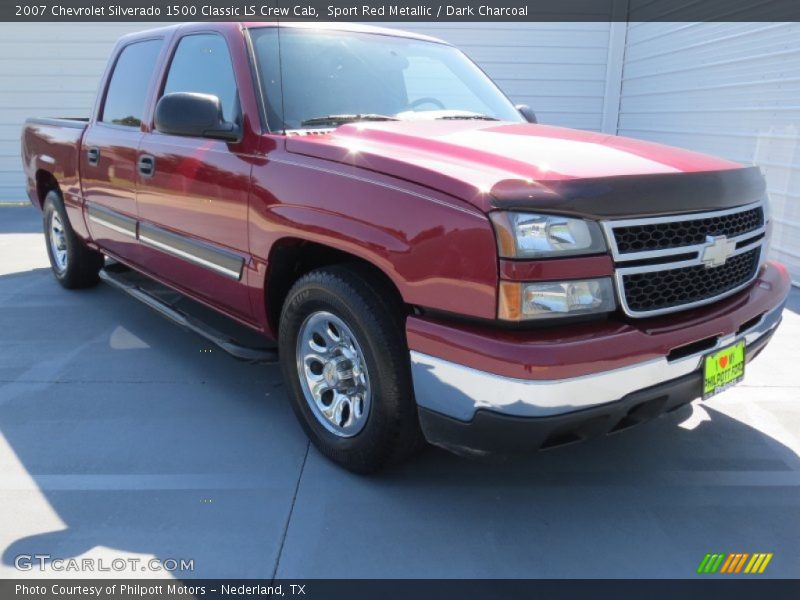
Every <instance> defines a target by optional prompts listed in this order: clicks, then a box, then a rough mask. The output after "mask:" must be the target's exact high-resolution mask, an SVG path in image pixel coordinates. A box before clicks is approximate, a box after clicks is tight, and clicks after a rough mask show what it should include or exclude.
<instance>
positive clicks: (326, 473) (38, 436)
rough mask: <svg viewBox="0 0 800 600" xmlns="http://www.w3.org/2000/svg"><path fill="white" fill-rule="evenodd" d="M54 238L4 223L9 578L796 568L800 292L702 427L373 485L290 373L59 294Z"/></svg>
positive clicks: (433, 466) (93, 294)
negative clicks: (317, 420)
mask: <svg viewBox="0 0 800 600" xmlns="http://www.w3.org/2000/svg"><path fill="white" fill-rule="evenodd" d="M39 230H40V223H39V216H38V213H36V212H35V211H34V210H32V209H31V208H2V209H0V552H2V560H1V561H0V563H1V564H0V577H19V576H25V575H35V576H41V575H42V574H41V573H39V572H37V571H31V572H27V573H23V572H19V571H17V570H16V569H15V568H14V560H15V557H16V556H18V555H21V554H50V555H51V556H52V557H53V558H56V557H58V558H71V557H78V558H99V559H103V560H104V561H105V563H104V564H106V565H108V564H109V563H110V561H111V560H112V559H114V558H126V559H127V558H140V559H142V560H147V559H148V558H152V557H158V558H160V559H162V560H163V559H167V558H174V559H187V560H188V559H193V560H194V571H193V572H185V571H184V572H178V573H175V575H174V576H179V577H192V576H194V577H240V578H245V577H256V578H270V577H273V576H277V577H287V578H306V577H453V578H465V577H556V578H558V577H687V576H692V575H693V574H694V572H695V569H696V567H697V565H698V563H699V562H700V560H701V559H702V558H703V556H704V555H705V553H707V552H726V553H727V552H773V553H774V558H773V560H772V562H771V563H770V565H769V567H768V569H767V571H766V574H765V576H772V577H797V576H798V575H800V495H798V491H800V458H798V457H799V456H800V375H798V370H797V365H796V364H795V363H796V362H797V361H798V359H800V293H798V291H795V292H794V293H793V295H792V298H791V309H790V310H787V311H786V313H785V317H784V323H783V325H782V327H781V329H780V331H779V332H778V333H777V334H776V336H775V338H774V341H773V342H772V344H771V345H770V346H769V348H768V349H767V350H766V351H765V352H764V353H763V354H762V355H761V356H760V357H759V359H758V360H757V361H755V362H754V363H753V364H752V365H751V366H749V367H748V375H747V379H746V381H745V383H744V384H743V385H740V386H739V387H737V388H735V389H733V390H731V391H729V392H726V393H724V394H722V395H721V396H718V397H716V398H714V399H712V400H711V401H709V402H707V403H703V404H700V403H695V404H694V405H693V407H692V410H687V411H685V412H684V413H683V414H680V413H679V414H676V415H672V416H669V417H667V418H663V419H661V420H659V421H657V422H655V423H651V424H648V425H644V426H642V427H640V428H636V429H633V430H630V431H627V432H625V433H623V434H620V435H617V436H612V437H608V438H604V439H599V440H594V441H590V442H587V443H584V444H581V445H576V446H571V447H567V448H563V449H560V450H555V451H550V452H547V453H541V454H539V455H537V456H534V457H531V458H528V459H526V460H515V461H511V462H506V463H502V464H497V463H483V462H474V461H468V460H464V459H460V458H457V457H454V456H451V455H449V454H447V453H445V452H443V451H439V450H436V449H430V450H428V451H427V452H425V453H424V454H423V455H422V456H421V457H420V458H419V459H417V460H416V461H414V462H412V463H410V464H408V465H405V466H403V467H402V468H398V469H395V470H393V471H391V472H388V473H385V474H383V475H381V476H377V477H371V478H363V477H358V476H355V475H351V474H349V473H347V472H345V471H342V470H341V469H339V468H337V467H335V466H334V465H332V464H330V463H329V462H327V461H326V460H325V459H324V458H323V457H321V456H320V454H319V453H317V452H316V451H315V450H314V448H313V447H312V448H309V444H308V443H307V441H306V438H305V437H304V435H303V433H302V432H301V430H300V428H299V426H298V425H297V424H296V422H295V419H294V416H293V414H292V412H291V410H290V408H289V406H288V403H287V402H286V400H285V398H284V387H283V384H282V382H281V377H280V375H279V371H278V369H277V367H273V366H267V367H265V366H253V365H247V364H244V363H241V362H238V361H236V360H234V359H233V358H231V357H229V356H227V355H226V354H224V353H222V352H220V351H217V350H213V351H211V352H208V350H209V349H210V348H209V346H208V344H206V343H204V341H203V340H202V339H201V338H199V337H197V336H196V335H193V334H190V333H187V332H184V331H183V330H181V329H179V328H178V327H176V326H174V325H172V324H171V323H169V322H168V321H166V320H164V319H163V318H162V317H160V316H158V315H156V314H155V313H153V312H151V311H150V310H148V309H147V308H145V307H144V306H141V305H139V304H137V303H136V301H134V300H132V299H130V298H128V297H127V296H125V295H123V294H122V293H120V292H117V291H114V290H112V289H111V288H109V287H108V286H106V285H100V286H98V287H97V288H95V289H92V290H88V291H82V292H68V291H65V290H63V289H62V288H61V287H60V286H59V285H58V284H57V283H56V282H55V280H54V279H53V277H52V276H51V274H50V272H49V267H48V263H47V257H46V254H45V249H44V243H43V240H42V237H41V235H40V233H39ZM51 567H52V565H51V566H50V567H49V568H51ZM45 574H46V575H52V576H79V575H80V573H68V572H54V571H52V570H49V571H47V572H46V573H45ZM120 574H124V575H139V576H147V577H158V576H170V575H168V574H166V573H164V572H154V571H152V570H149V569H146V570H144V571H141V567H139V568H138V569H134V570H132V571H127V570H126V571H123V572H122V573H120ZM83 575H84V576H87V575H88V576H92V574H91V573H83ZM106 575H109V573H99V574H98V576H106ZM110 575H119V574H117V573H111V574H110Z"/></svg>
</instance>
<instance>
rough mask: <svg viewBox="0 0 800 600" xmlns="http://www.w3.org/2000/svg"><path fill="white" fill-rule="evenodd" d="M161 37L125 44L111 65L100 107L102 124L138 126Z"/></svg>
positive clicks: (159, 49)
mask: <svg viewBox="0 0 800 600" xmlns="http://www.w3.org/2000/svg"><path fill="white" fill-rule="evenodd" d="M161 44H162V40H145V41H143V42H135V43H133V44H130V45H129V46H126V47H125V49H124V50H123V51H122V52H121V53H120V55H119V58H118V59H117V64H116V65H114V72H113V73H112V75H111V81H110V82H109V84H108V92H107V93H106V101H105V104H104V106H103V112H102V117H101V118H100V120H101V121H102V122H103V123H112V124H114V125H124V126H127V127H139V126H140V125H141V124H142V115H143V114H144V105H145V102H146V101H147V88H148V86H149V85H150V79H151V78H152V76H153V69H154V68H155V66H156V64H157V63H158V60H157V59H158V54H159V52H160V51H161Z"/></svg>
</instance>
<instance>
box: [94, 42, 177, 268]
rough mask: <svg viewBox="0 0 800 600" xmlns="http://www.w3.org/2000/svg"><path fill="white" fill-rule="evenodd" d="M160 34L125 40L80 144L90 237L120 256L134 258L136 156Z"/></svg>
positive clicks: (132, 259) (135, 248)
mask: <svg viewBox="0 0 800 600" xmlns="http://www.w3.org/2000/svg"><path fill="white" fill-rule="evenodd" d="M162 45H163V40H162V39H148V40H143V41H139V42H134V43H131V44H128V45H127V46H124V47H123V48H122V50H121V51H120V52H119V53H118V54H117V56H116V61H115V62H114V65H113V67H112V72H111V75H110V77H109V78H107V82H108V83H107V85H106V89H105V93H104V91H103V90H101V91H100V92H99V97H100V98H99V106H98V108H97V111H98V112H97V113H96V114H95V118H94V119H93V121H92V123H91V124H90V125H89V127H88V129H87V131H86V133H85V135H84V137H83V145H82V148H81V158H80V161H81V165H80V173H81V184H82V188H83V197H84V200H85V202H86V209H85V210H86V217H87V219H86V220H87V222H88V225H89V231H90V232H91V235H92V238H93V239H94V240H95V241H97V243H98V244H99V245H100V246H102V247H103V248H105V249H107V250H109V251H110V252H112V253H114V254H116V255H117V256H119V257H120V258H122V259H125V260H129V261H131V262H138V258H139V257H138V256H137V247H138V243H137V240H136V221H137V210H136V179H137V175H136V156H137V149H138V147H139V143H140V142H141V138H142V131H141V124H142V118H143V115H144V112H145V104H146V100H147V98H148V90H149V87H150V85H151V82H152V80H153V72H154V68H155V65H156V64H158V56H159V53H160V51H161V48H162Z"/></svg>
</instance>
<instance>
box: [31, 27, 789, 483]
mask: <svg viewBox="0 0 800 600" xmlns="http://www.w3.org/2000/svg"><path fill="white" fill-rule="evenodd" d="M535 121H536V119H535V116H534V115H533V113H532V112H531V110H530V109H529V108H528V107H515V106H514V105H513V104H512V103H511V102H510V101H509V100H508V98H507V97H506V96H505V95H503V93H502V92H501V91H500V90H499V89H498V88H497V86H496V85H495V84H494V83H493V82H492V81H491V80H490V79H489V78H488V77H487V76H486V75H485V74H484V73H483V72H482V71H481V70H480V69H479V68H478V67H477V66H476V65H475V64H474V63H472V62H471V61H470V60H469V59H468V58H466V57H465V56H464V55H463V54H462V53H461V52H460V51H459V50H457V49H456V48H454V47H452V46H450V45H448V44H446V43H444V42H441V41H439V40H435V39H431V38H427V37H422V36H418V35H413V34H409V33H402V32H398V31H394V30H391V31H389V30H383V29H376V28H371V27H361V26H355V25H352V26H351V25H342V24H337V25H335V26H319V25H317V26H313V27H312V26H309V25H303V24H281V25H280V26H278V25H277V24H266V23H197V24H181V25H177V26H172V27H167V28H163V29H156V30H152V31H146V32H142V33H138V34H135V35H129V36H126V37H124V38H122V39H121V40H120V41H119V43H118V44H117V46H116V48H115V50H114V52H113V54H112V56H111V59H110V61H109V64H108V68H107V70H106V73H105V75H104V77H103V79H102V83H101V86H100V89H99V93H98V95H97V101H96V103H95V106H94V109H93V112H92V114H91V117H90V118H89V119H88V120H84V121H80V120H64V119H31V120H29V121H28V122H27V123H26V125H25V128H24V131H23V134H22V157H23V161H24V168H25V172H26V175H27V178H28V194H29V196H30V199H31V202H33V204H34V205H36V206H37V207H39V208H40V209H42V210H43V214H44V231H45V236H46V241H47V249H48V253H49V256H50V261H51V263H52V268H53V272H54V274H55V277H56V279H57V280H58V281H59V282H60V283H61V284H62V285H63V286H64V287H66V288H80V287H86V286H90V285H94V284H95V283H96V282H97V281H98V279H99V278H105V279H107V280H108V281H109V282H112V283H114V284H115V285H117V286H118V287H121V288H122V289H125V290H126V291H128V292H129V293H131V294H133V295H134V296H136V297H137V298H139V299H141V300H143V301H145V302H147V303H148V304H149V305H150V306H152V307H153V308H156V309H158V310H160V311H161V312H162V313H164V314H166V315H168V316H171V317H173V318H174V319H175V320H177V321H179V322H180V323H182V324H183V325H184V326H186V327H189V328H190V329H193V330H195V331H197V332H198V333H201V334H202V335H204V336H205V337H207V338H208V339H211V340H212V341H214V342H216V343H218V344H219V345H220V346H221V347H223V348H225V349H227V350H229V351H230V352H232V353H233V354H236V355H237V356H240V357H242V358H247V359H251V360H262V359H263V360H268V359H270V358H272V359H275V360H279V361H280V363H281V366H282V370H283V375H284V378H285V382H286V387H287V395H288V396H289V400H290V401H291V403H292V406H293V408H294V410H295V412H296V414H297V416H298V418H299V420H300V423H301V424H302V426H303V428H304V429H305V431H306V432H307V433H308V435H309V437H310V438H311V440H312V441H313V442H314V443H315V444H316V445H317V447H318V448H319V449H320V450H321V451H322V452H323V453H324V454H325V455H327V456H328V457H330V458H331V459H332V460H334V461H336V462H338V463H340V464H342V465H344V466H345V467H347V468H349V469H352V470H354V471H358V472H367V471H374V470H376V469H379V468H381V467H383V466H385V465H387V464H390V463H392V462H397V461H398V460H400V459H403V458H405V457H407V456H409V455H410V454H411V453H412V452H413V451H414V450H415V449H416V448H419V447H420V445H421V443H422V442H423V440H425V439H427V440H428V441H430V442H432V443H434V444H437V445H440V446H443V447H445V448H448V449H451V450H453V451H456V452H460V453H471V454H485V453H490V452H509V451H519V450H531V449H539V448H550V447H554V446H559V445H562V444H566V443H570V442H573V441H578V440H582V439H584V438H587V437H589V436H592V435H598V434H607V433H610V432H616V431H620V430H622V429H625V428H628V427H631V426H633V425H636V424H639V423H642V422H644V421H647V420H650V419H652V418H654V417H656V416H658V415H661V414H663V413H666V412H669V411H673V410H675V409H677V408H678V407H680V406H683V405H685V404H687V403H689V402H691V401H692V400H693V399H696V398H698V397H708V396H710V395H712V394H714V393H717V392H719V391H721V390H723V389H725V388H726V387H728V386H730V385H733V384H735V383H737V382H738V381H739V380H741V378H742V377H743V375H744V369H745V364H746V362H747V361H749V360H750V359H752V358H753V357H754V356H756V355H757V354H758V353H759V352H760V351H761V349H762V348H763V347H764V346H765V344H766V343H767V342H768V340H769V338H770V336H771V335H772V333H773V332H774V331H775V328H776V327H777V325H778V323H779V321H780V318H781V310H782V308H783V305H784V302H785V299H786V296H787V294H788V291H789V285H790V284H789V278H788V276H787V273H786V270H785V269H784V268H783V267H782V266H781V265H779V264H777V263H774V262H770V261H767V260H766V255H767V247H768V241H769V236H770V215H769V210H768V203H767V195H766V190H765V183H764V179H763V177H762V175H761V173H760V172H759V170H758V169H757V168H754V167H745V166H742V165H739V164H736V163H732V162H729V161H727V160H720V159H717V158H713V157H709V156H704V155H701V154H697V153H694V152H688V151H684V150H679V149H675V148H670V147H666V146H662V145H658V144H653V143H649V142H644V141H638V140H633V139H626V138H622V137H615V136H612V135H605V134H599V133H590V132H585V131H573V130H569V129H563V128H559V127H551V126H545V125H539V124H536V122H535ZM210 309H211V310H210ZM220 314H222V315H224V316H225V318H222V319H220V318H219V316H220ZM215 319H216V322H215ZM221 321H224V322H225V323H227V324H229V325H230V327H228V325H225V324H224V323H221ZM233 330H237V331H238V332H239V333H230V332H231V331H233Z"/></svg>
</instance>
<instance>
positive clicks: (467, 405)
mask: <svg viewBox="0 0 800 600" xmlns="http://www.w3.org/2000/svg"><path fill="white" fill-rule="evenodd" d="M784 304H785V301H784V302H782V303H781V305H780V306H778V307H777V308H775V309H773V310H771V311H770V312H768V313H766V314H765V315H764V316H763V317H762V318H761V320H760V321H759V322H758V323H756V324H755V325H753V326H752V327H751V328H750V329H748V330H747V331H744V332H742V333H741V334H739V335H734V334H731V335H728V336H724V337H721V338H720V339H719V340H718V341H717V344H716V346H715V348H722V347H725V346H728V345H730V344H732V343H734V342H735V341H738V340H740V339H744V340H745V343H746V344H747V346H750V345H751V344H753V343H755V342H756V341H758V340H759V339H760V338H761V337H763V336H765V335H768V334H769V333H770V332H772V330H774V329H775V328H776V327H777V326H778V323H780V320H781V312H782V311H783V306H784ZM713 350H714V348H709V349H706V350H704V351H703V352H700V353H697V354H692V355H690V356H686V357H683V358H680V359H676V360H672V361H668V360H667V358H666V357H662V358H658V359H655V360H649V361H644V362H640V363H637V364H634V365H630V366H627V367H623V368H621V369H614V370H611V371H603V372H600V373H594V374H592V375H585V376H582V377H573V378H570V379H557V380H530V379H514V378H511V377H504V376H502V375H496V374H494V373H488V372H486V371H479V370H477V369H473V368H471V367H466V366H464V365H459V364H457V363H453V362H450V361H447V360H443V359H441V358H437V357H435V356H429V355H427V354H422V353H420V352H416V351H413V350H412V351H411V374H412V378H413V381H414V393H415V395H416V399H417V404H418V405H419V406H420V407H423V408H427V409H429V410H432V411H435V412H437V413H439V414H442V415H446V416H448V417H451V418H453V419H457V420H459V421H471V420H472V418H473V417H474V416H475V412H476V411H478V410H490V411H493V412H496V413H500V414H503V415H508V416H515V417H548V416H553V415H562V414H566V413H570V412H574V411H578V410H583V409H587V408H593V407H595V406H600V405H603V404H607V403H609V402H614V401H616V400H619V399H621V398H623V397H624V396H627V395H628V394H631V393H633V392H636V391H638V390H643V389H645V388H648V387H651V386H654V385H657V384H659V383H663V382H665V381H670V380H672V379H676V378H678V377H681V376H683V375H688V374H689V373H692V372H694V371H696V370H697V369H699V368H700V367H701V363H702V360H703V357H704V356H705V355H706V354H708V353H709V352H711V351H713ZM698 395H699V390H698Z"/></svg>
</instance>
